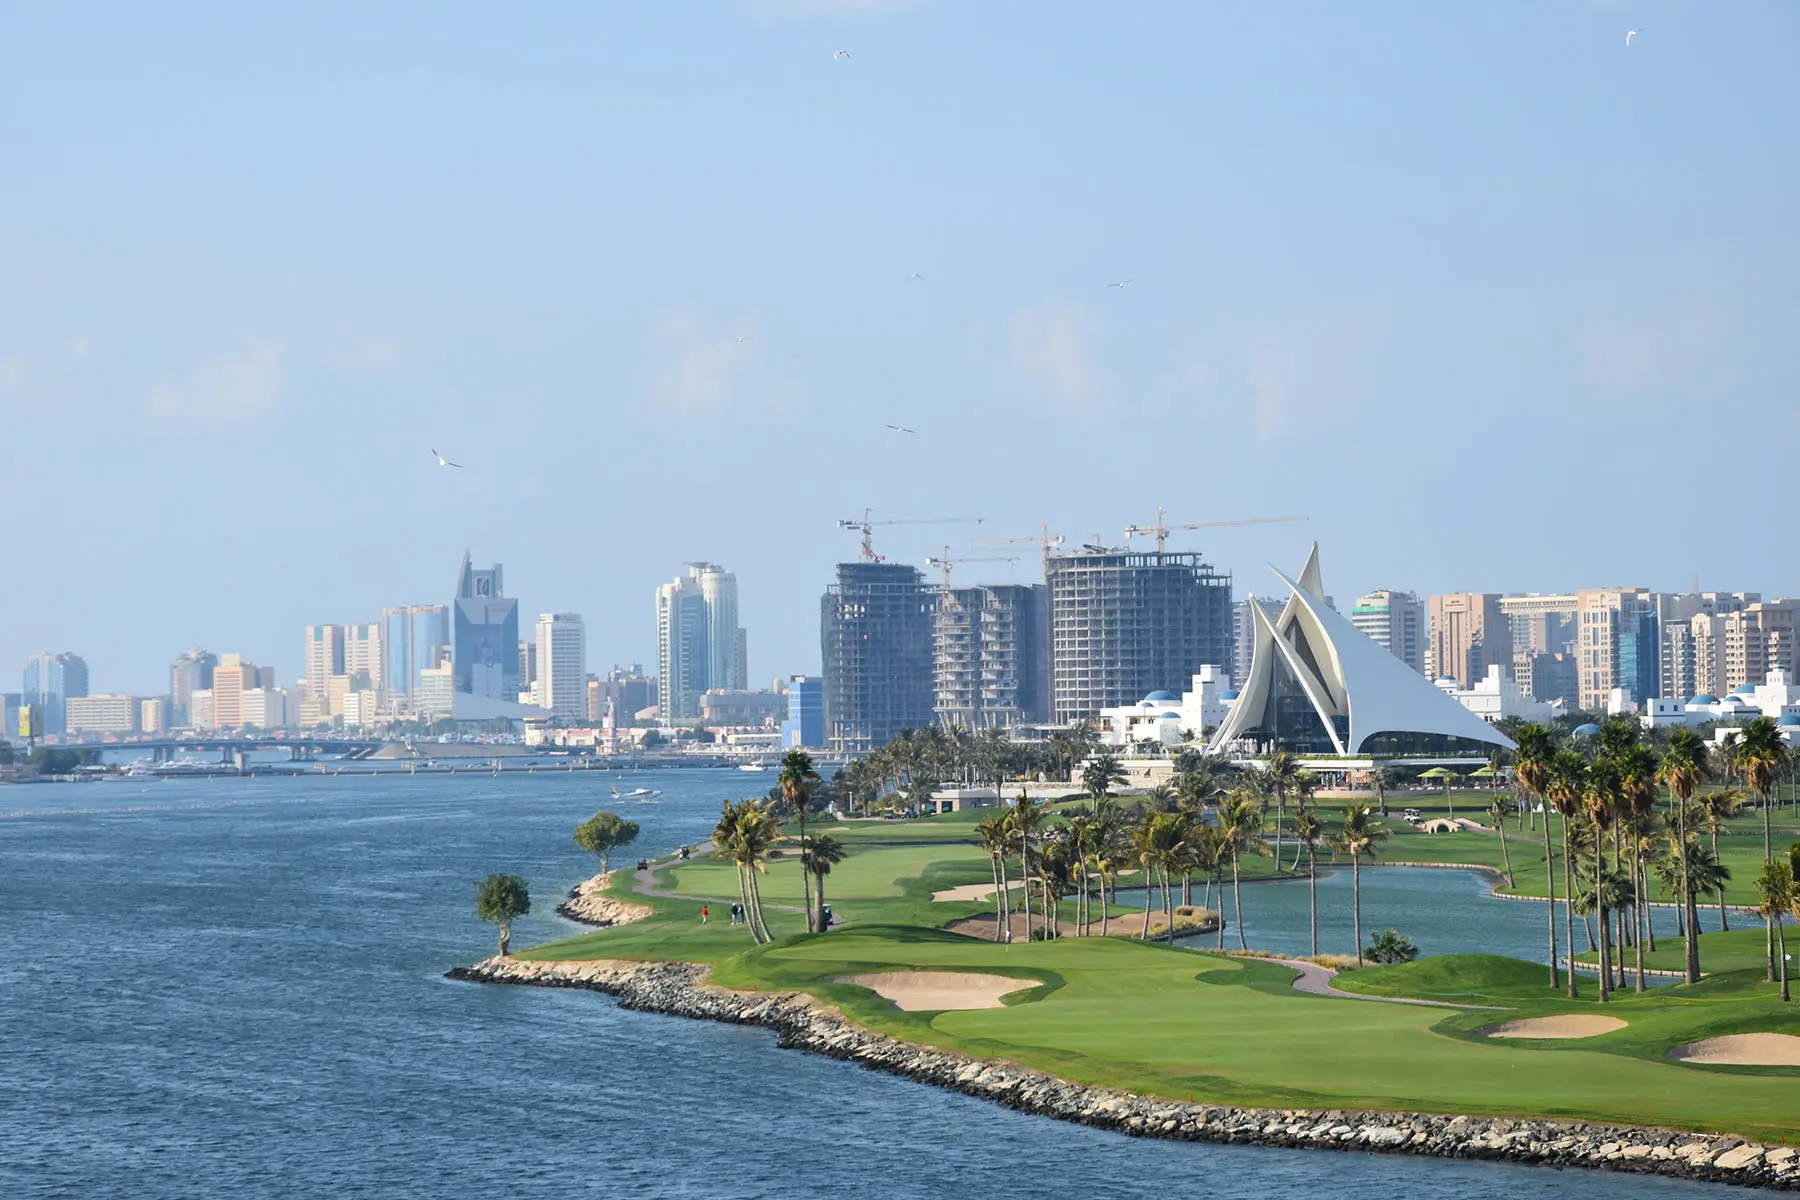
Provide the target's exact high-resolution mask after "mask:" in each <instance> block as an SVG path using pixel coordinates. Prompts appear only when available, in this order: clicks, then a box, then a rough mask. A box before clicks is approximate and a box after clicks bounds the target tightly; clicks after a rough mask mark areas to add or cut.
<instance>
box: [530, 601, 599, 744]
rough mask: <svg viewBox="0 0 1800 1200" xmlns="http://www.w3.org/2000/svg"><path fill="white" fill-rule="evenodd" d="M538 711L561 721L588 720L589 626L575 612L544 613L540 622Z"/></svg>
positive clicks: (538, 630) (538, 629) (536, 692)
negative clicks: (546, 710) (542, 710)
mask: <svg viewBox="0 0 1800 1200" xmlns="http://www.w3.org/2000/svg"><path fill="white" fill-rule="evenodd" d="M537 664H538V678H537V684H536V691H535V693H534V696H535V703H536V704H537V706H538V707H539V708H547V709H549V710H550V714H551V715H552V716H554V717H556V718H557V719H558V720H563V721H571V722H578V721H583V720H586V719H587V711H588V703H587V627H586V626H585V625H584V624H583V623H582V620H581V617H580V616H579V615H577V614H575V613H543V614H541V615H540V616H539V617H538V623H537Z"/></svg>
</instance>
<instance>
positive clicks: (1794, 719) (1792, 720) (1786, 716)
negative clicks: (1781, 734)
mask: <svg viewBox="0 0 1800 1200" xmlns="http://www.w3.org/2000/svg"><path fill="white" fill-rule="evenodd" d="M1775 723H1776V724H1777V725H1784V726H1788V727H1792V726H1795V725H1800V713H1782V714H1781V715H1780V716H1779V717H1776V718H1775Z"/></svg>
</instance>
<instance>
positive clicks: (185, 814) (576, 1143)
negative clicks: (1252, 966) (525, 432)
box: [0, 771, 1728, 1200]
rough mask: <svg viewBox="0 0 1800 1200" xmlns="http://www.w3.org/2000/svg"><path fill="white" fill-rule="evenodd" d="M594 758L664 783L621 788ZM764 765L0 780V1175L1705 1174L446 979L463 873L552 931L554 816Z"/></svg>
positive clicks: (1260, 1188)
mask: <svg viewBox="0 0 1800 1200" xmlns="http://www.w3.org/2000/svg"><path fill="white" fill-rule="evenodd" d="M609 786H617V787H618V788H619V790H620V791H626V790H629V789H630V788H631V787H638V786H652V787H656V788H660V789H662V790H663V791H664V793H665V798H664V800H663V802H662V803H659V804H642V805H624V806H621V805H616V804H615V803H614V802H613V801H612V800H611V797H610V794H609V793H608V790H607V789H608V787H609ZM761 786H763V785H762V783H761V777H752V778H746V777H745V776H744V775H743V774H742V773H740V772H735V771H656V772H643V773H639V774H635V775H628V776H627V775H618V776H609V775H603V774H600V773H598V772H595V773H581V774H573V775H564V774H560V773H546V772H539V773H536V774H530V775H526V774H517V775H514V774H509V773H506V772H502V773H501V774H499V775H497V776H494V775H487V774H473V775H469V774H459V775H456V776H431V777H405V776H377V777H352V776H344V777H339V778H330V777H323V778H300V779H272V778H264V779H245V780H236V779H233V780H223V779H215V780H201V779H183V780H166V781H158V780H142V781H139V780H130V781H120V782H109V783H93V784H84V785H41V786H32V787H25V786H15V787H3V788H0V1196H3V1197H8V1198H11V1197H25V1196H29V1197H36V1196H57V1197H61V1196H68V1197H80V1198H83V1200H86V1198H89V1197H113V1196H118V1197H221V1198H222V1197H254V1196H314V1195H321V1196H322V1195H331V1196H338V1195H343V1196H356V1195H362V1196H370V1197H383V1198H395V1200H406V1198H413V1197H418V1198H425V1197H432V1198H437V1197H446V1196H477V1195H487V1196H505V1197H567V1196H571V1195H581V1196H585V1195H624V1196H671V1197H689V1196H692V1197H714V1196H721V1197H740V1196H742V1197H753V1196H777V1195H779V1196H783V1197H795V1196H846V1195H856V1196H859V1197H875V1196H882V1197H885V1196H897V1197H913V1196H917V1197H959V1196H972V1197H983V1198H988V1197H1015V1196H1016V1197H1033V1196H1045V1195H1108V1196H1126V1197H1134V1196H1144V1197H1151V1196H1155V1197H1167V1196H1171V1195H1182V1196H1187V1195H1194V1196H1208V1195H1219V1196H1255V1195H1281V1194H1299V1193H1300V1191H1301V1189H1306V1190H1308V1191H1314V1190H1317V1189H1324V1190H1323V1191H1322V1192H1320V1194H1328V1195H1332V1196H1347V1197H1382V1198H1383V1200H1386V1198H1388V1197H1391V1196H1392V1195H1394V1194H1396V1193H1397V1192H1410V1193H1413V1194H1427V1193H1428V1194H1431V1195H1433V1196H1436V1197H1442V1198H1449V1197H1502V1196H1514V1195H1518V1194H1521V1193H1524V1192H1526V1191H1530V1192H1531V1193H1533V1194H1534V1195H1535V1196H1537V1197H1540V1198H1544V1197H1559V1196H1568V1197H1576V1196H1579V1197H1581V1198H1582V1200H1610V1198H1613V1197H1618V1198H1620V1200H1623V1198H1624V1197H1627V1196H1631V1197H1660V1196H1677V1195H1688V1194H1698V1193H1701V1192H1707V1193H1710V1194H1714V1195H1723V1194H1728V1193H1725V1192H1724V1191H1723V1190H1722V1189H1719V1188H1708V1187H1705V1186H1703V1185H1694V1184H1685V1183H1680V1182H1669V1181H1660V1180H1651V1179H1645V1178H1642V1177H1635V1176H1613V1175H1606V1174H1595V1173H1589V1172H1575V1171H1570V1172H1560V1173H1559V1172H1553V1171H1543V1170H1534V1169H1530V1168H1524V1167H1510V1166H1501V1165H1494V1164H1485V1163H1471V1162H1440V1161H1433V1160H1427V1159H1408V1158H1402V1157H1382V1156H1373V1155H1359V1154H1344V1153H1335V1152H1326V1151H1289V1150H1270V1149H1260V1148H1253V1147H1235V1146H1204V1145H1192V1144H1183V1143H1174V1142H1158V1141H1145V1140H1136V1139H1128V1138H1125V1137H1122V1136H1120V1135H1116V1134H1110V1133H1104V1132H1100V1131H1097V1130H1093V1129H1089V1128H1086V1127H1083V1126H1078V1125H1071V1124H1065V1123H1062V1122H1057V1121H1051V1120H1046V1119H1043V1118H1035V1117H1027V1116H1022V1115H1019V1114H1017V1113H1014V1112H1011V1111H1009V1110H1007V1109H1003V1108H1000V1107H998V1106H995V1105H991V1104H987V1103H984V1102H981V1101H978V1100H974V1099H972V1098H969V1097H965V1096H961V1095H958V1094H954V1093H950V1092H945V1091H941V1090H938V1089H935V1088H931V1087H927V1086H924V1085H921V1084H915V1083H911V1082H909V1081H906V1080H903V1079H899V1078H895V1077H892V1076H888V1075H883V1074H879V1073H876V1072H872V1071H867V1070H863V1069H860V1068H857V1067H854V1066H851V1065H848V1064H845V1063H840V1062H836V1061H832V1060H828V1059H823V1058H818V1057H814V1056H811V1055H806V1054H800V1053H796V1052H792V1051H785V1050H778V1049H777V1048H776V1046H775V1039H774V1035H773V1034H772V1033H770V1032H769V1031H767V1030H761V1029H750V1028H739V1027H733V1026H725V1025H717V1024H712V1023H708V1022H701V1021H690V1020H683V1019H680V1018H675V1017H665V1016H659V1015H654V1014H646V1013H632V1012H625V1011H622V1010H621V1009H619V1008H618V1007H617V1006H616V1005H615V1004H614V1003H613V1002H612V1001H611V1000H610V999H608V998H606V997H604V996H601V995H598V994H596V993H592V992H581V991H560V990H548V989H536V988H507V987H483V986H478V985H471V984H460V983H454V982H450V981H447V980H445V979H444V978H443V972H444V970H445V969H446V968H448V967H450V966H453V965H456V964H458V963H466V962H470V961H473V960H475V959H478V958H481V957H484V956H486V955H488V954H490V953H492V951H493V946H494V930H493V928H492V927H491V926H488V925H484V924H482V923H481V922H479V921H478V920H476V919H475V917H474V914H473V898H474V889H473V884H474V881H475V880H477V879H479V878H481V877H483V876H485V875H487V874H489V873H490V872H493V871H507V872H512V873H515V874H519V875H523V876H525V877H526V878H527V879H529V880H530V881H531V885H532V892H533V896H534V912H533V913H532V915H531V916H529V917H527V918H525V919H523V920H522V921H520V922H519V923H518V926H517V928H516V930H515V933H514V942H515V944H518V945H529V944H531V943H533V942H536V941H541V940H545V939H548V938H551V937H555V936H559V935H563V934H567V933H570V932H573V931H574V930H575V927H574V926H572V925H570V924H569V923H568V922H565V921H563V920H562V919H561V918H559V917H556V916H555V915H554V914H553V913H552V912H551V911H550V910H551V909H552V908H553V906H554V905H555V903H556V902H557V901H558V900H559V899H560V898H561V896H562V894H563V893H564V892H565V891H566V890H567V889H568V888H569V887H570V886H571V885H573V884H574V883H575V882H577V881H579V880H580V879H582V878H585V877H586V876H587V875H589V874H591V873H592V872H593V870H594V869H595V864H594V862H593V860H592V859H590V858H587V857H586V856H584V855H583V854H582V853H581V852H580V851H579V850H577V849H576V848H575V846H574V845H573V844H572V843H571V842H570V832H571V830H572V829H573V828H574V826H575V824H576V823H577V822H578V821H579V820H581V819H583V818H585V817H587V816H589V815H591V814H592V813H593V812H594V811H595V810H596V809H598V808H602V807H617V808H621V809H623V810H626V811H627V815H629V816H630V817H632V818H633V819H635V820H638V821H640V822H641V823H642V825H643V835H642V837H641V838H640V841H639V844H638V845H637V846H635V847H633V848H631V849H630V850H628V851H626V852H625V854H624V857H627V858H635V857H636V856H637V855H638V854H640V853H657V852H662V851H666V850H669V849H672V848H673V847H675V846H677V845H679V844H682V843H693V842H699V841H702V840H703V839H704V838H705V837H706V834H707V832H708V831H709V830H710V828H711V826H712V824H713V822H714V820H715V819H716V818H717V813H718V806H719V802H720V800H722V799H725V798H727V797H735V796H739V795H742V794H744V793H746V792H752V791H756V790H758V789H759V788H760V787H761ZM1449 878H1451V879H1452V880H1455V881H1456V883H1455V886H1457V887H1463V886H1465V884H1464V883H1463V877H1460V876H1454V875H1452V876H1450V877H1449ZM1371 885H1373V886H1374V888H1375V889H1379V888H1380V887H1381V886H1382V885H1381V884H1380V883H1378V882H1376V880H1375V879H1374V877H1373V876H1368V877H1365V880H1364V888H1365V904H1368V903H1369V901H1370V895H1371V892H1370V888H1371ZM1262 886H1274V885H1262ZM1447 886H1448V885H1447ZM1253 903H1254V901H1252V900H1249V899H1247V901H1246V909H1247V910H1248V911H1251V912H1254V910H1253V909H1252V908H1251V905H1252V904H1253ZM1482 903H1484V904H1486V905H1487V906H1489V907H1490V908H1493V909H1495V910H1499V909H1502V908H1504V909H1508V910H1510V909H1512V908H1515V907H1517V908H1521V909H1523V910H1524V911H1526V912H1528V913H1530V912H1535V913H1539V914H1541V911H1542V910H1541V909H1540V908H1538V906H1536V905H1512V904H1506V905H1502V904H1500V903H1498V902H1494V901H1485V900H1484V901H1483V902H1482ZM1402 924H1403V925H1410V929H1411V930H1412V931H1417V930H1419V928H1420V926H1419V924H1418V923H1417V922H1411V923H1408V922H1402ZM1421 940H1423V939H1421Z"/></svg>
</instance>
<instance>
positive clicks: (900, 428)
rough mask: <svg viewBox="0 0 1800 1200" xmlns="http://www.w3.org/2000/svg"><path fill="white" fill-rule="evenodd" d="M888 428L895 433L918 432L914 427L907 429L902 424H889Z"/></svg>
mask: <svg viewBox="0 0 1800 1200" xmlns="http://www.w3.org/2000/svg"><path fill="white" fill-rule="evenodd" d="M888 428H889V429H891V430H893V431H894V432H895V433H917V432H919V431H918V430H916V429H908V428H907V427H906V426H904V425H889V426H888Z"/></svg>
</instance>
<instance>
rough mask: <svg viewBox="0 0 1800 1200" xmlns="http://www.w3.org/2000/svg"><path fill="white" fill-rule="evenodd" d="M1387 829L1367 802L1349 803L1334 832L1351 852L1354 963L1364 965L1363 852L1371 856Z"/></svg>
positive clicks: (1345, 849) (1349, 852) (1379, 845)
mask: <svg viewBox="0 0 1800 1200" xmlns="http://www.w3.org/2000/svg"><path fill="white" fill-rule="evenodd" d="M1386 840H1387V833H1386V831H1385V830H1383V829H1381V828H1380V826H1379V824H1378V820H1377V818H1376V817H1375V816H1374V815H1373V814H1372V813H1371V812H1370V810H1369V806H1368V805H1366V804H1352V805H1351V806H1350V807H1349V808H1347V809H1345V810H1344V824H1343V826H1342V827H1341V828H1339V830H1338V832H1337V838H1336V841H1337V845H1338V848H1339V849H1340V850H1343V851H1344V852H1345V853H1347V854H1348V855H1349V856H1350V892H1351V914H1352V919H1351V928H1352V930H1353V931H1354V932H1355V935H1356V965H1357V966H1359V967H1360V966H1362V965H1363V946H1362V856H1363V855H1365V854H1366V855H1368V856H1369V857H1370V858H1374V857H1375V856H1376V854H1377V853H1378V851H1379V850H1380V847H1381V843H1382V842H1384V841H1386Z"/></svg>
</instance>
